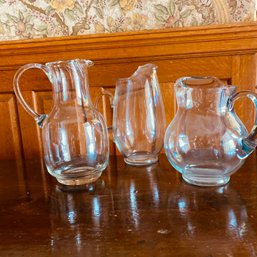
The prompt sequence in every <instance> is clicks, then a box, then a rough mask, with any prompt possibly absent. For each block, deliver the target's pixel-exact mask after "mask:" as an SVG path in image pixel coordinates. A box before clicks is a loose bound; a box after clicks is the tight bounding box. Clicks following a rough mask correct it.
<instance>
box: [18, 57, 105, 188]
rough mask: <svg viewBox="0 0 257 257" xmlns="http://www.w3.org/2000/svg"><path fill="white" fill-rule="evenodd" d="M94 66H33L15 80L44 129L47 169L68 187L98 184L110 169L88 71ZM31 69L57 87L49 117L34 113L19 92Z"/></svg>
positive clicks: (83, 63) (65, 63)
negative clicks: (22, 77)
mask: <svg viewBox="0 0 257 257" xmlns="http://www.w3.org/2000/svg"><path fill="white" fill-rule="evenodd" d="M91 65H92V62H91V61H87V60H70V61H58V62H52V63H47V64H46V65H40V64H29V65H27V66H24V67H22V68H21V69H20V70H19V71H18V73H17V75H16V78H15V83H16V84H15V86H16V92H17V93H16V95H17V96H18V99H19V100H20V102H21V103H22V104H23V106H24V108H25V109H26V110H27V111H28V112H29V113H30V114H31V115H32V116H33V117H34V118H35V119H36V120H37V122H38V124H39V125H40V127H42V142H43V149H44V159H45V165H46V167H47V169H48V171H49V173H50V174H51V175H53V176H55V177H56V178H57V180H58V181H59V182H60V183H61V184H65V185H81V184H87V183H91V182H94V181H95V180H96V179H98V178H99V177H100V175H101V173H102V171H103V170H104V169H105V168H106V166H107V165H108V160H109V140H108V133H107V127H106V124H105V120H104V118H103V117H102V115H101V114H100V113H99V112H98V111H97V110H96V109H95V108H94V106H93V104H92V102H91V98H90V94H89V85H88V78H87V67H88V66H91ZM29 68H40V69H42V70H43V71H44V72H45V74H46V75H47V76H48V78H49V80H50V81H51V83H52V85H53V108H52V111H51V112H50V113H49V114H48V115H39V114H37V113H36V112H34V111H33V110H31V109H30V107H29V106H27V105H26V103H25V101H24V99H23V98H22V96H21V95H20V92H19V91H18V90H17V87H18V79H19V76H20V75H21V74H22V73H23V72H24V71H25V70H27V69H29Z"/></svg>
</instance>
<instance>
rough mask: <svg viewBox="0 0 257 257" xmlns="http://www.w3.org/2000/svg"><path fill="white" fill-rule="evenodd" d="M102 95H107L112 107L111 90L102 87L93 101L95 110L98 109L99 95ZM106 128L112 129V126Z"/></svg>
mask: <svg viewBox="0 0 257 257" xmlns="http://www.w3.org/2000/svg"><path fill="white" fill-rule="evenodd" d="M104 95H106V96H108V97H109V100H110V104H111V108H113V94H112V92H110V91H109V90H106V89H103V88H102V90H101V93H100V94H99V95H98V96H97V97H96V99H95V102H94V106H95V108H96V109H97V110H98V105H99V101H100V99H101V97H102V96H104ZM107 129H108V131H110V130H112V126H109V127H107Z"/></svg>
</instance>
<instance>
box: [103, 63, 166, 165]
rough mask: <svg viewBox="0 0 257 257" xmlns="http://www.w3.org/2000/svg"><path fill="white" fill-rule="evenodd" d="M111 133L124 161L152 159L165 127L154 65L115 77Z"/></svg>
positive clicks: (141, 162) (140, 162)
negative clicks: (127, 75) (127, 74)
mask: <svg viewBox="0 0 257 257" xmlns="http://www.w3.org/2000/svg"><path fill="white" fill-rule="evenodd" d="M103 94H106V95H109V96H110V100H111V103H112V108H113V120H112V134H113V139H114V142H115V144H116V146H117V148H118V150H119V151H120V152H121V153H122V155H123V157H124V161H125V162H126V163H127V164H129V165H135V166H143V165H150V164H153V163H156V162H157V161H158V154H159V152H160V151H161V149H162V146H163V138H164V133H165V129H166V119H165V110H164V104H163V100H162V95H161V91H160V87H159V82H158V78H157V66H155V65H154V64H151V63H148V64H145V65H142V66H139V67H138V68H137V70H136V71H135V72H134V73H133V74H132V75H131V76H130V77H128V78H119V79H118V80H117V81H116V88H115V94H114V97H113V95H112V93H111V92H109V91H107V90H104V92H103Z"/></svg>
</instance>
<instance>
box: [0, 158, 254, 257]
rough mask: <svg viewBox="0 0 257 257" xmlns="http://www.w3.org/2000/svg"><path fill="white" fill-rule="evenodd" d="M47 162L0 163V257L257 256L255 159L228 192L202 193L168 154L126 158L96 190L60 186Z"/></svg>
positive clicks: (204, 190)
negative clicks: (154, 160)
mask: <svg viewBox="0 0 257 257" xmlns="http://www.w3.org/2000/svg"><path fill="white" fill-rule="evenodd" d="M43 167H44V166H43V164H42V162H40V161H27V162H26V163H25V164H24V165H23V164H17V163H14V162H13V161H2V162H0V201H1V208H0V218H1V219H0V256H1V257H5V256H12V257H13V256H15V257H16V256H17V257H22V256H26V257H34V256H35V257H41V256H44V257H47V256H57V257H59V256H60V257H66V256H67V257H68V256H72V257H76V256H83V257H84V256H86V257H94V256H101V257H102V256H112V257H115V256H119V257H122V256H129V257H133V256H147V257H154V256H158V257H162V256H183V257H191V256H192V257H193V256H194V257H211V256H212V257H216V256H227V257H234V256H240V257H242V256H247V257H249V256H257V165H256V156H255V153H254V154H252V155H251V157H249V158H248V159H247V161H246V163H245V164H244V165H243V167H242V168H241V169H240V170H239V171H237V173H235V174H234V175H232V177H231V181H230V182H229V184H227V185H226V186H223V187H210V188H203V187H196V186H191V185H189V184H186V183H185V182H183V181H182V179H181V175H180V174H179V173H178V172H176V171H175V170H174V169H173V168H172V167H171V166H170V164H169V163H168V161H167V159H166V157H165V156H164V155H162V156H160V161H159V163H158V164H156V165H153V166H147V167H132V166H128V165H126V164H125V163H124V162H123V159H122V157H115V156H113V157H111V161H110V165H109V167H108V169H107V170H106V171H104V173H103V175H102V176H101V178H100V179H99V180H98V181H97V182H96V183H95V184H92V185H89V186H87V187H83V188H78V189H69V188H65V187H63V188H62V187H60V185H58V184H57V183H56V181H55V179H54V178H52V177H50V175H48V173H47V172H46V171H45V170H44V168H43Z"/></svg>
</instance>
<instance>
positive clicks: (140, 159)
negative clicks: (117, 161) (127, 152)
mask: <svg viewBox="0 0 257 257" xmlns="http://www.w3.org/2000/svg"><path fill="white" fill-rule="evenodd" d="M124 161H125V163H127V164H128V165H134V166H144V165H151V164H153V163H156V162H158V156H156V155H150V154H140V155H131V156H129V157H127V158H124Z"/></svg>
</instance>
